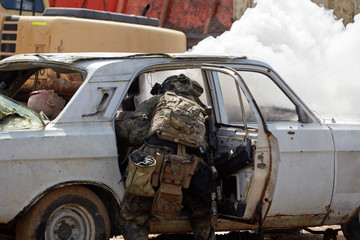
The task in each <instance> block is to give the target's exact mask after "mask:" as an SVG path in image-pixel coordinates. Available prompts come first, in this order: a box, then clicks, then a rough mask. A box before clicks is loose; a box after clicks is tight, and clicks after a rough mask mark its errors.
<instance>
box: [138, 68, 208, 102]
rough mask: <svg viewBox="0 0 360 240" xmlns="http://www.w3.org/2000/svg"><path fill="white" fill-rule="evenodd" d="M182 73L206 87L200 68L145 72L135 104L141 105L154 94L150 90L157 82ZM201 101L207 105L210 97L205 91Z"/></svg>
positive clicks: (142, 75)
mask: <svg viewBox="0 0 360 240" xmlns="http://www.w3.org/2000/svg"><path fill="white" fill-rule="evenodd" d="M181 73H182V74H185V75H186V76H188V77H189V78H190V79H192V80H196V81H197V82H198V83H199V84H200V85H201V86H202V87H203V88H204V89H205V87H204V78H203V75H202V72H201V70H200V69H179V70H166V71H157V72H149V73H144V74H141V75H140V76H139V83H140V84H139V85H140V94H139V95H137V96H136V97H135V105H136V106H137V105H139V104H140V103H142V102H143V101H144V100H146V99H149V98H150V97H151V96H152V95H151V94H150V91H151V89H152V87H153V86H154V85H155V84H156V83H159V84H161V83H162V82H163V81H164V80H165V79H166V78H167V77H169V76H172V75H179V74H181ZM200 101H201V102H202V103H204V104H206V105H207V104H208V98H207V94H206V93H205V91H204V93H203V94H202V95H201V96H200Z"/></svg>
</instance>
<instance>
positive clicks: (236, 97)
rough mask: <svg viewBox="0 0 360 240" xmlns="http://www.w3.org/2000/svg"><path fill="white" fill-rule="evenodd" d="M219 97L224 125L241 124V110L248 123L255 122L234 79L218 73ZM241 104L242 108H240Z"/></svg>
mask: <svg viewBox="0 0 360 240" xmlns="http://www.w3.org/2000/svg"><path fill="white" fill-rule="evenodd" d="M218 78H219V84H220V91H221V95H222V96H223V101H224V105H225V110H226V111H225V112H226V116H225V120H224V123H227V124H231V123H240V124H242V123H243V121H244V120H243V112H242V111H243V110H244V113H245V116H246V120H247V121H248V122H255V120H256V119H255V115H254V113H253V112H252V110H251V108H250V105H249V102H248V101H247V100H246V98H245V95H244V93H243V92H242V90H241V89H240V88H238V85H237V83H236V81H235V79H234V78H233V77H231V76H229V75H227V74H224V73H220V72H219V73H218ZM241 103H242V104H243V106H244V108H242V107H241Z"/></svg>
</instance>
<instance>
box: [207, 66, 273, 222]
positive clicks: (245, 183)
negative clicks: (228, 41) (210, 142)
mask: <svg viewBox="0 0 360 240" xmlns="http://www.w3.org/2000/svg"><path fill="white" fill-rule="evenodd" d="M202 71H203V73H204V75H205V77H206V79H207V82H208V84H209V86H208V89H210V94H211V99H212V105H213V116H212V117H213V120H214V121H213V124H214V126H213V129H215V133H214V134H215V135H216V149H217V152H216V155H217V156H219V155H221V154H224V153H225V152H226V151H229V152H232V151H233V149H235V148H236V147H238V146H239V145H244V146H245V147H246V146H250V147H248V148H249V149H250V150H249V157H250V159H252V161H250V162H251V163H250V164H249V165H248V166H247V167H244V168H241V169H237V170H236V169H234V171H233V172H232V173H231V174H229V175H228V176H222V177H221V187H222V198H223V199H222V201H221V202H222V204H220V206H219V217H221V218H226V219H229V220H235V221H246V222H253V220H254V219H255V218H257V221H258V222H259V223H261V222H262V221H263V217H264V215H265V214H262V213H265V212H266V210H267V209H268V207H269V201H268V199H269V198H267V197H264V196H265V190H266V188H268V187H269V184H268V180H269V178H270V173H271V163H272V157H273V156H272V154H271V149H272V148H271V145H274V149H277V148H276V147H277V144H276V141H275V139H269V136H268V134H267V130H266V125H265V123H264V121H263V119H262V116H261V113H260V112H259V110H258V107H257V105H256V102H255V100H254V99H253V97H252V95H251V93H250V92H249V90H248V88H247V86H246V84H245V82H244V80H243V79H242V77H241V76H240V75H239V74H238V72H237V71H236V70H234V69H232V68H229V67H224V66H216V65H208V66H204V67H202ZM249 119H252V121H253V122H252V123H251V124H248V122H247V121H248V120H249ZM234 120H236V121H234ZM218 170H219V171H221V170H222V169H218ZM230 206H235V207H230ZM259 216H261V217H259Z"/></svg>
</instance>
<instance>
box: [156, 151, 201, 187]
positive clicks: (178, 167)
mask: <svg viewBox="0 0 360 240" xmlns="http://www.w3.org/2000/svg"><path fill="white" fill-rule="evenodd" d="M197 163H198V158H197V157H195V156H194V157H192V158H190V157H188V156H180V155H166V156H165V159H164V163H163V166H162V171H161V174H160V183H161V184H162V183H169V184H174V185H177V186H180V187H183V188H189V185H190V180H191V177H192V176H193V174H194V171H195V168H196V166H197Z"/></svg>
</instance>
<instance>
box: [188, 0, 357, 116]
mask: <svg viewBox="0 0 360 240" xmlns="http://www.w3.org/2000/svg"><path fill="white" fill-rule="evenodd" d="M256 2H257V5H256V7H255V8H249V9H247V11H246V12H245V14H244V15H243V16H242V18H241V19H240V20H238V21H236V22H234V24H233V25H232V27H231V29H230V31H227V32H225V33H223V34H222V35H220V36H219V37H217V38H213V37H209V38H207V39H204V40H203V41H201V42H200V43H199V44H198V45H196V46H195V47H193V49H191V50H190V52H191V53H192V54H227V55H237V56H244V55H245V56H247V57H249V58H254V59H258V60H262V61H264V62H266V63H268V64H269V65H271V66H272V67H273V68H274V69H275V70H276V71H277V72H278V73H279V74H280V75H281V76H282V78H283V79H284V80H285V81H286V82H287V83H288V84H289V85H290V87H291V88H292V89H293V90H294V91H295V92H296V93H297V94H298V95H299V96H300V97H301V98H302V99H303V101H304V102H305V103H306V104H307V105H308V106H309V107H310V108H311V109H313V110H315V111H317V112H319V113H334V114H338V113H346V114H349V113H350V114H360V66H359V65H360V15H357V16H356V17H355V21H354V23H350V24H348V25H347V26H346V27H344V25H343V23H342V20H341V19H340V20H337V19H336V17H334V15H333V12H332V10H326V9H324V8H322V7H319V6H318V5H316V4H315V3H313V2H311V1H310V0H296V1H294V0H257V1H256Z"/></svg>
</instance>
